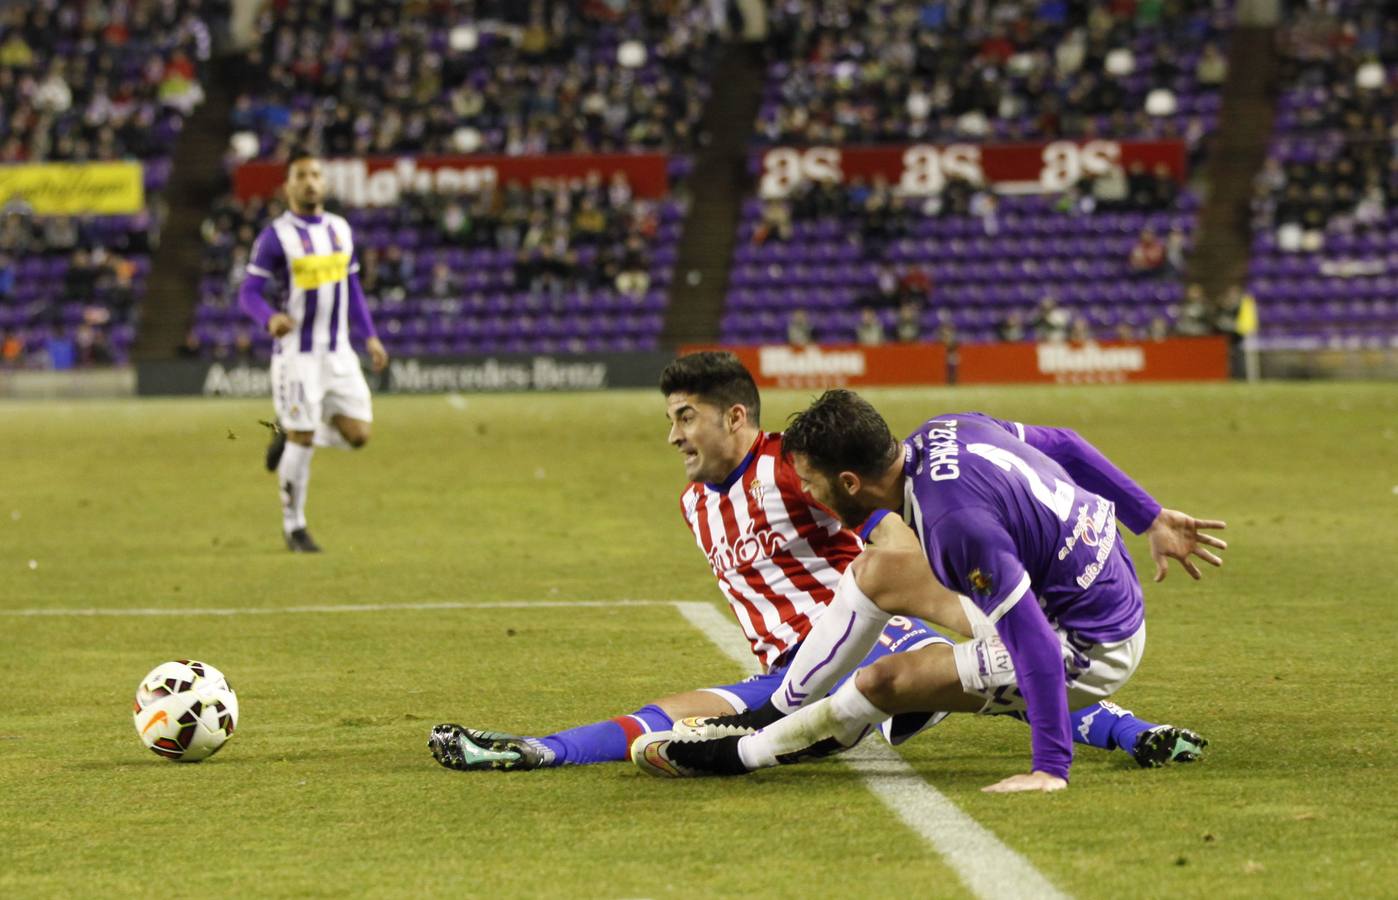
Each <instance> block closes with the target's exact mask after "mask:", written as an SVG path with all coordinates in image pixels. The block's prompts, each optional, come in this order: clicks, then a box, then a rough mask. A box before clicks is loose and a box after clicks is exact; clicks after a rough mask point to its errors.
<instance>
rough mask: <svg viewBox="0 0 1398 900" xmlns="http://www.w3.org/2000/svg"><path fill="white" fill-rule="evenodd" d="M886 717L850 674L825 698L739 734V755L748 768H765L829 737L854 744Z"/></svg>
mask: <svg viewBox="0 0 1398 900" xmlns="http://www.w3.org/2000/svg"><path fill="white" fill-rule="evenodd" d="M887 718H888V713H886V712H884V711H883V710H881V709H879V708H878V707H877V706H875V705H874V704H872V703H870V702H869V698H868V697H865V696H864V694H863V693H862V692H861V691H860V690H859V688H857V687H855V685H854V679H853V678H851V679H849V680H848V681H846V682H845V683H844V684H842V685H840V689H839V690H838V691H836V692H835V693H834V694H832V695H831V696H829V697H827V698H825V699H824V700H821V701H819V702H817V703H812V704H811V705H810V706H807V707H805V708H804V709H799V710H797V711H796V712H794V713H792V714H791V715H789V716H787V717H786V718H784V719H780V720H778V721H776V722H773V723H772V724H771V725H768V726H767V727H766V728H764V729H762V730H761V731H759V732H757V733H756V734H749V735H745V736H744V737H742V738H739V740H738V758H739V759H741V760H742V761H743V765H745V766H747V767H748V769H765V768H768V767H770V766H775V765H776V764H777V761H778V760H777V757H779V756H785V755H787V754H789V753H800V752H801V751H802V750H805V749H806V748H808V747H811V746H814V745H815V744H818V743H819V742H821V741H823V740H826V739H828V738H834V739H835V740H836V741H839V743H840V745H841V746H843V747H853V746H854V745H855V744H857V743H859V741H860V740H861V739H862V738H863V737H864V735H866V734H868V733H869V731H870V729H872V728H873V727H874V726H875V725H878V724H879V723H880V722H882V721H883V720H884V719H887Z"/></svg>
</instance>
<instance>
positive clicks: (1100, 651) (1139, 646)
mask: <svg viewBox="0 0 1398 900" xmlns="http://www.w3.org/2000/svg"><path fill="white" fill-rule="evenodd" d="M961 606H962V608H963V609H965V611H966V615H967V616H968V617H969V618H970V619H971V626H972V633H973V635H974V637H973V638H972V639H971V640H969V641H965V642H963V643H960V644H957V645H956V646H955V647H954V648H953V651H952V652H953V655H954V656H955V659H956V673H957V675H959V676H960V677H961V688H962V690H964V691H965V692H966V693H968V694H971V695H974V696H978V697H982V698H984V700H985V705H984V706H982V707H981V709H980V710H979V712H980V714H981V715H997V714H999V713H1011V712H1023V711H1024V709H1025V706H1024V697H1023V696H1021V695H1020V693H1019V684H1018V683H1017V682H1016V681H1015V670H1014V663H1013V662H1012V661H1011V660H1010V653H1009V651H1008V650H1006V649H1005V645H1004V643H1002V642H1001V640H1000V636H999V635H998V634H996V632H995V626H994V625H992V624H991V623H990V619H989V618H988V617H987V616H986V615H985V613H983V612H981V610H980V609H979V608H978V607H976V606H975V605H974V604H973V603H971V601H970V600H968V599H967V598H965V597H962V598H961ZM1054 631H1055V633H1057V634H1058V641H1059V645H1060V646H1061V648H1062V650H1063V674H1064V677H1065V678H1066V679H1067V682H1068V708H1069V709H1082V708H1083V707H1085V706H1090V705H1091V704H1093V703H1096V702H1097V701H1099V700H1105V699H1107V698H1108V697H1110V696H1111V695H1112V694H1115V693H1116V692H1117V691H1118V690H1120V689H1121V687H1122V685H1124V684H1126V682H1127V681H1128V680H1129V679H1130V678H1131V675H1132V674H1133V673H1134V672H1135V671H1136V667H1137V666H1139V665H1140V664H1141V657H1142V656H1144V655H1145V651H1146V625H1145V623H1144V622H1142V623H1141V627H1140V628H1138V629H1136V633H1135V634H1133V635H1131V636H1130V637H1129V638H1127V639H1126V640H1124V641H1113V642H1111V643H1106V644H1084V643H1083V642H1081V641H1077V642H1074V641H1071V640H1070V639H1069V637H1068V635H1067V634H1066V633H1064V632H1063V631H1061V630H1059V629H1057V628H1055V629H1054Z"/></svg>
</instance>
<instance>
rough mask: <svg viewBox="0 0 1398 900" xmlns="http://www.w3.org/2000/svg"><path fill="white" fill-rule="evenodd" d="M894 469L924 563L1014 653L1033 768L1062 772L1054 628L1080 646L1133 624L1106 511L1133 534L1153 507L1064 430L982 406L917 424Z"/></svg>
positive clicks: (1129, 589) (1064, 730)
mask: <svg viewBox="0 0 1398 900" xmlns="http://www.w3.org/2000/svg"><path fill="white" fill-rule="evenodd" d="M903 471H904V474H905V476H906V480H905V482H904V492H905V497H906V499H905V503H904V514H905V516H906V517H907V519H908V521H909V523H910V524H911V525H912V526H913V528H914V529H915V530H916V531H917V533H918V536H919V538H920V539H921V541H922V544H923V548H924V550H925V551H926V553H927V559H928V562H929V563H930V564H931V566H932V570H933V572H935V573H936V575H937V577H938V579H940V580H941V582H942V583H943V584H945V585H947V586H948V587H951V588H953V589H955V590H957V591H960V592H961V593H963V594H965V595H967V596H968V597H970V598H971V599H972V600H973V601H974V602H975V604H976V605H977V606H978V607H979V608H980V609H981V610H983V611H984V612H985V613H986V615H987V616H989V617H990V620H991V622H992V623H994V624H995V626H996V630H997V632H998V633H999V634H1000V637H1001V639H1002V640H1003V641H1004V643H1005V645H1006V648H1007V649H1008V650H1009V651H1010V654H1011V657H1012V658H1013V659H1014V663H1015V671H1016V673H1017V680H1018V682H1019V687H1020V692H1021V693H1022V694H1023V695H1024V698H1025V703H1026V706H1027V708H1028V713H1029V720H1030V725H1031V727H1033V730H1034V758H1035V768H1036V769H1039V770H1041V771H1048V772H1052V773H1053V774H1057V775H1061V776H1063V777H1067V765H1068V760H1070V759H1071V755H1072V751H1071V741H1070V740H1069V735H1068V708H1067V689H1066V682H1065V676H1064V671H1063V659H1062V651H1061V649H1060V648H1061V644H1060V642H1059V640H1058V636H1057V635H1056V634H1055V633H1054V630H1053V629H1055V628H1056V629H1057V630H1058V631H1061V632H1063V633H1064V634H1066V635H1067V638H1068V642H1069V644H1071V645H1073V646H1077V647H1080V648H1083V647H1086V646H1088V645H1090V644H1098V643H1107V642H1113V641H1121V640H1125V639H1127V638H1129V637H1130V636H1131V635H1133V634H1134V633H1135V632H1136V631H1137V630H1138V629H1139V628H1140V627H1141V624H1142V622H1143V621H1144V608H1143V606H1142V601H1141V587H1140V583H1139V582H1138V581H1137V580H1136V573H1135V570H1134V569H1133V568H1132V566H1131V562H1130V558H1129V557H1128V556H1127V555H1126V553H1125V552H1124V551H1123V550H1122V549H1121V548H1120V547H1119V546H1118V544H1117V529H1116V519H1117V518H1118V516H1120V518H1121V520H1122V521H1123V522H1124V523H1125V524H1127V526H1128V527H1131V528H1132V529H1133V530H1136V531H1143V530H1145V529H1146V528H1147V527H1149V525H1150V522H1151V521H1153V520H1154V518H1155V516H1156V515H1157V514H1158V513H1159V511H1160V506H1159V504H1157V503H1155V501H1154V500H1152V499H1151V498H1150V495H1148V494H1146V493H1145V491H1143V490H1141V489H1140V488H1139V487H1138V486H1137V485H1136V484H1135V483H1134V482H1132V481H1131V480H1130V479H1129V478H1127V477H1126V475H1125V474H1124V473H1122V472H1121V471H1120V470H1118V469H1117V468H1116V467H1115V466H1113V465H1112V464H1111V463H1110V462H1108V461H1107V460H1106V458H1105V457H1103V456H1102V455H1101V454H1100V453H1098V452H1097V451H1096V450H1095V449H1093V448H1092V446H1091V445H1090V444H1087V443H1086V442H1085V441H1083V440H1082V439H1081V438H1079V437H1078V436H1077V435H1076V434H1074V433H1073V432H1071V431H1066V430H1062V429H1056V428H1038V427H1034V426H1023V425H1019V424H1017V423H1012V422H1005V421H1002V420H1000V419H995V418H991V417H990V416H987V415H984V414H982V413H958V414H953V415H945V416H939V417H937V418H935V419H931V420H929V421H928V422H926V423H925V424H923V426H922V427H921V428H919V429H918V430H917V431H915V432H914V433H913V434H912V435H911V436H909V437H908V439H907V440H906V441H904V469H903ZM1088 486H1091V487H1092V488H1095V489H1096V490H1097V491H1099V492H1100V493H1097V492H1094V490H1089V489H1088ZM1104 494H1105V496H1103V495H1104ZM1118 507H1120V508H1118ZM1021 600H1028V601H1029V602H1028V603H1027V604H1021V603H1020V601H1021ZM1036 607H1037V608H1036Z"/></svg>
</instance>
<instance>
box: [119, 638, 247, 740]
mask: <svg viewBox="0 0 1398 900" xmlns="http://www.w3.org/2000/svg"><path fill="white" fill-rule="evenodd" d="M132 718H133V719H134V720H135V722H136V733H137V734H138V735H140V736H141V742H142V743H143V744H145V745H146V746H147V747H149V748H150V750H151V752H153V753H155V754H158V755H159V756H163V757H165V758H166V759H174V760H178V761H180V762H199V760H201V759H208V758H209V757H210V756H213V755H214V754H215V753H217V752H218V751H219V750H220V749H221V748H222V747H223V745H224V744H225V743H227V742H228V739H229V738H230V737H232V736H233V731H234V729H235V728H237V727H238V696H237V695H236V694H234V693H233V688H231V687H229V686H228V679H227V678H224V677H223V673H222V672H220V671H219V670H218V669H215V668H214V667H213V666H211V665H209V664H208V663H202V662H199V661H198V660H193V659H177V660H175V661H174V662H167V663H161V664H160V665H158V666H156V667H155V668H154V669H151V671H150V674H149V675H147V676H146V677H145V678H142V679H141V683H140V684H139V685H138V686H137V687H136V702H135V704H134V712H133V714H132Z"/></svg>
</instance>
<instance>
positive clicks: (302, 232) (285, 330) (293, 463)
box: [238, 151, 388, 553]
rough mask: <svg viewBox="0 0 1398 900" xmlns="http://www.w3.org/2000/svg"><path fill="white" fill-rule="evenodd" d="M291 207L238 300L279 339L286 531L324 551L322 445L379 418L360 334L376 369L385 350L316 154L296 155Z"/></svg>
mask: <svg viewBox="0 0 1398 900" xmlns="http://www.w3.org/2000/svg"><path fill="white" fill-rule="evenodd" d="M284 190H285V192H286V202H287V211H286V212H284V213H282V214H281V215H280V216H278V217H277V218H276V219H274V220H273V221H272V223H271V224H270V225H268V226H267V227H266V228H264V229H262V233H261V234H259V235H258V236H257V241H256V243H255V244H254V245H253V251H252V255H251V261H250V262H249V263H248V270H247V278H246V279H245V280H244V281H243V284H242V286H241V287H240V288H239V289H238V304H239V305H240V306H241V307H242V309H243V311H244V312H246V313H247V314H248V315H249V316H251V317H252V318H253V319H254V320H256V321H257V323H258V325H260V326H262V327H263V328H265V329H266V330H267V333H268V334H270V335H272V337H273V338H275V339H276V342H275V343H274V344H273V347H272V404H273V406H274V408H275V409H276V414H277V421H276V422H275V423H273V424H272V432H273V435H272V443H271V445H270V446H269V447H268V448H267V469H268V471H275V472H276V473H277V486H278V488H279V491H280V495H281V505H282V535H283V537H284V538H285V539H286V546H287V548H288V549H289V550H292V551H293V552H298V553H318V552H319V551H320V547H319V546H318V545H317V544H316V542H315V540H313V539H312V538H311V535H310V532H309V531H308V530H307V528H306V492H307V489H308V488H309V486H310V480H311V455H312V454H313V453H314V452H315V448H316V447H348V448H359V447H363V446H364V445H365V444H366V443H367V442H368V440H369V434H370V430H371V423H372V422H373V419H374V412H373V404H372V401H371V398H370V395H369V385H368V383H367V382H366V381H365V380H364V373H363V372H362V371H361V370H360V367H359V357H358V356H357V355H356V354H355V352H354V348H353V346H352V345H351V342H350V338H351V337H352V336H354V337H358V338H360V339H361V340H362V341H363V342H364V347H365V349H366V350H368V351H369V357H370V360H371V362H372V364H373V367H374V371H375V372H381V371H383V369H384V367H385V366H387V365H388V353H387V352H386V351H385V350H384V347H383V343H382V342H380V341H379V338H378V335H377V334H376V333H375V331H374V323H373V320H372V319H371V318H370V316H369V307H368V304H366V303H365V301H364V289H363V288H362V287H361V286H360V284H359V261H358V257H357V256H356V254H355V250H354V236H353V234H352V232H351V231H350V225H349V222H347V221H345V219H344V218H342V217H340V216H337V215H335V214H334V213H328V212H326V211H325V176H324V173H323V172H322V169H321V164H320V160H319V159H318V158H317V157H316V156H314V155H312V154H310V153H305V152H299V151H298V152H295V153H293V154H292V155H291V160H290V162H289V163H288V165H287V169H286V184H285V186H284ZM274 279H276V280H278V281H279V282H280V284H279V288H280V289H281V290H284V292H285V303H284V304H283V306H282V308H281V309H279V310H278V309H273V307H272V306H271V305H270V304H269V303H268V302H267V300H266V299H265V298H264V297H263V292H264V291H265V290H266V288H267V285H268V283H269V282H271V281H273V280H274Z"/></svg>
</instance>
